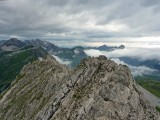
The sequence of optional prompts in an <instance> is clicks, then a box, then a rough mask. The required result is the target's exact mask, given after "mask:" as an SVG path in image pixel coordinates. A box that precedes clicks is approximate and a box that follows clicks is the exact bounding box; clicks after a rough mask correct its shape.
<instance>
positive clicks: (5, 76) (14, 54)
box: [0, 46, 48, 93]
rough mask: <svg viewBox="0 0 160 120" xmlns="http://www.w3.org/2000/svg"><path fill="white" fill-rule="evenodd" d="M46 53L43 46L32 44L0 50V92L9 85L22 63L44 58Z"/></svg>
mask: <svg viewBox="0 0 160 120" xmlns="http://www.w3.org/2000/svg"><path fill="white" fill-rule="evenodd" d="M47 55H48V53H47V52H46V51H45V50H44V49H43V48H41V47H34V46H25V47H23V48H21V49H19V50H15V51H5V52H0V93H1V92H2V91H3V90H4V89H6V88H7V87H8V86H10V84H11V82H12V81H13V80H14V79H15V78H16V76H17V75H18V74H19V71H20V70H21V69H22V67H23V66H24V65H26V64H28V63H29V62H31V63H32V62H33V61H35V60H37V59H42V58H45V57H46V56H47Z"/></svg>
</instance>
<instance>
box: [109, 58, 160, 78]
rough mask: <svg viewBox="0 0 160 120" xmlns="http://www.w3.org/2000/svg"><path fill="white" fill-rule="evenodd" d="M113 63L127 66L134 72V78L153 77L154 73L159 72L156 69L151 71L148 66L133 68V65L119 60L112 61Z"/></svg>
mask: <svg viewBox="0 0 160 120" xmlns="http://www.w3.org/2000/svg"><path fill="white" fill-rule="evenodd" d="M112 60H113V61H115V62H116V63H118V64H122V65H127V66H128V67H129V68H130V69H131V72H132V75H133V76H143V75H151V74H152V73H154V72H157V71H158V70H156V69H151V68H149V67H146V66H132V65H128V64H127V63H125V62H123V61H120V60H119V59H117V58H114V59H112Z"/></svg>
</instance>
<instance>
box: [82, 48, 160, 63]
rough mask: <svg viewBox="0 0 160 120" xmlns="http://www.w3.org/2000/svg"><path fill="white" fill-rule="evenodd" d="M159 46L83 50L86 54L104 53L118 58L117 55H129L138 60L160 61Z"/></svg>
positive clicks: (109, 56)
mask: <svg viewBox="0 0 160 120" xmlns="http://www.w3.org/2000/svg"><path fill="white" fill-rule="evenodd" d="M159 51H160V48H140V47H139V48H133V47H132V48H125V49H120V50H115V51H111V52H106V51H99V50H94V49H90V50H85V53H86V54H87V55H88V56H99V55H105V56H107V57H108V58H119V57H131V58H136V59H138V60H140V61H145V60H157V61H160V55H159Z"/></svg>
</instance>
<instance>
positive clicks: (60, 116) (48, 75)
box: [0, 56, 159, 120]
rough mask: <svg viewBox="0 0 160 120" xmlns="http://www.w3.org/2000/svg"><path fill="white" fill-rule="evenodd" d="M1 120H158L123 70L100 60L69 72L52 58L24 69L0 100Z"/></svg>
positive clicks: (109, 61) (154, 112) (84, 63)
mask: <svg viewBox="0 0 160 120" xmlns="http://www.w3.org/2000/svg"><path fill="white" fill-rule="evenodd" d="M0 106H1V107H0V119H2V120H158V116H159V113H158V112H156V110H155V109H154V108H153V107H152V106H151V105H150V103H149V102H148V101H146V100H145V99H144V97H143V94H142V93H141V92H140V90H139V88H138V86H137V85H136V83H135V82H134V80H133V78H132V75H131V72H130V70H129V69H128V67H127V66H124V65H118V64H116V63H115V62H113V61H111V60H108V59H107V58H106V57H104V56H100V57H97V58H87V59H84V60H82V62H81V64H80V65H78V66H77V67H76V68H75V69H73V70H70V69H68V68H67V67H66V66H64V65H60V64H59V63H58V62H57V61H56V60H55V59H54V58H51V57H48V58H47V59H45V60H42V61H36V62H34V63H33V64H28V65H26V66H25V67H24V68H23V69H22V70H21V72H20V75H18V76H17V79H16V80H15V82H14V83H13V84H12V86H11V87H10V89H8V91H6V92H5V93H3V95H2V97H1V100H0Z"/></svg>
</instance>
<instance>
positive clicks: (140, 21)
mask: <svg viewBox="0 0 160 120" xmlns="http://www.w3.org/2000/svg"><path fill="white" fill-rule="evenodd" d="M1 3H2V4H0V16H1V17H0V28H1V29H0V34H1V35H5V36H12V35H17V36H21V37H25V38H27V37H29V38H30V37H37V38H38V37H39V38H43V37H44V38H45V35H46V34H47V33H56V34H62V33H64V34H67V35H68V36H65V37H66V39H67V37H68V38H71V37H73V38H75V39H80V38H81V37H83V39H86V40H88V39H91V40H92V39H94V38H99V39H101V38H112V37H113V38H114V37H129V36H130V37H132V36H147V35H150V34H159V33H160V25H159V21H158V19H159V18H160V14H159V9H158V7H159V6H160V4H159V1H158V0H142V1H139V0H134V1H130V0H119V1H116V0H101V1H97V0H45V1H44V0H39V1H37V0H7V1H3V2H1ZM157 6H158V7H157ZM112 22H115V23H118V24H120V25H126V26H127V27H128V29H127V30H126V31H123V30H119V31H116V32H115V31H107V30H108V29H110V28H108V29H107V28H105V27H106V26H105V25H108V24H111V23H112ZM113 27H116V26H113ZM106 29H107V30H106ZM73 33H76V34H73ZM51 38H54V36H51V37H50V39H51ZM62 39H63V37H62Z"/></svg>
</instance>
